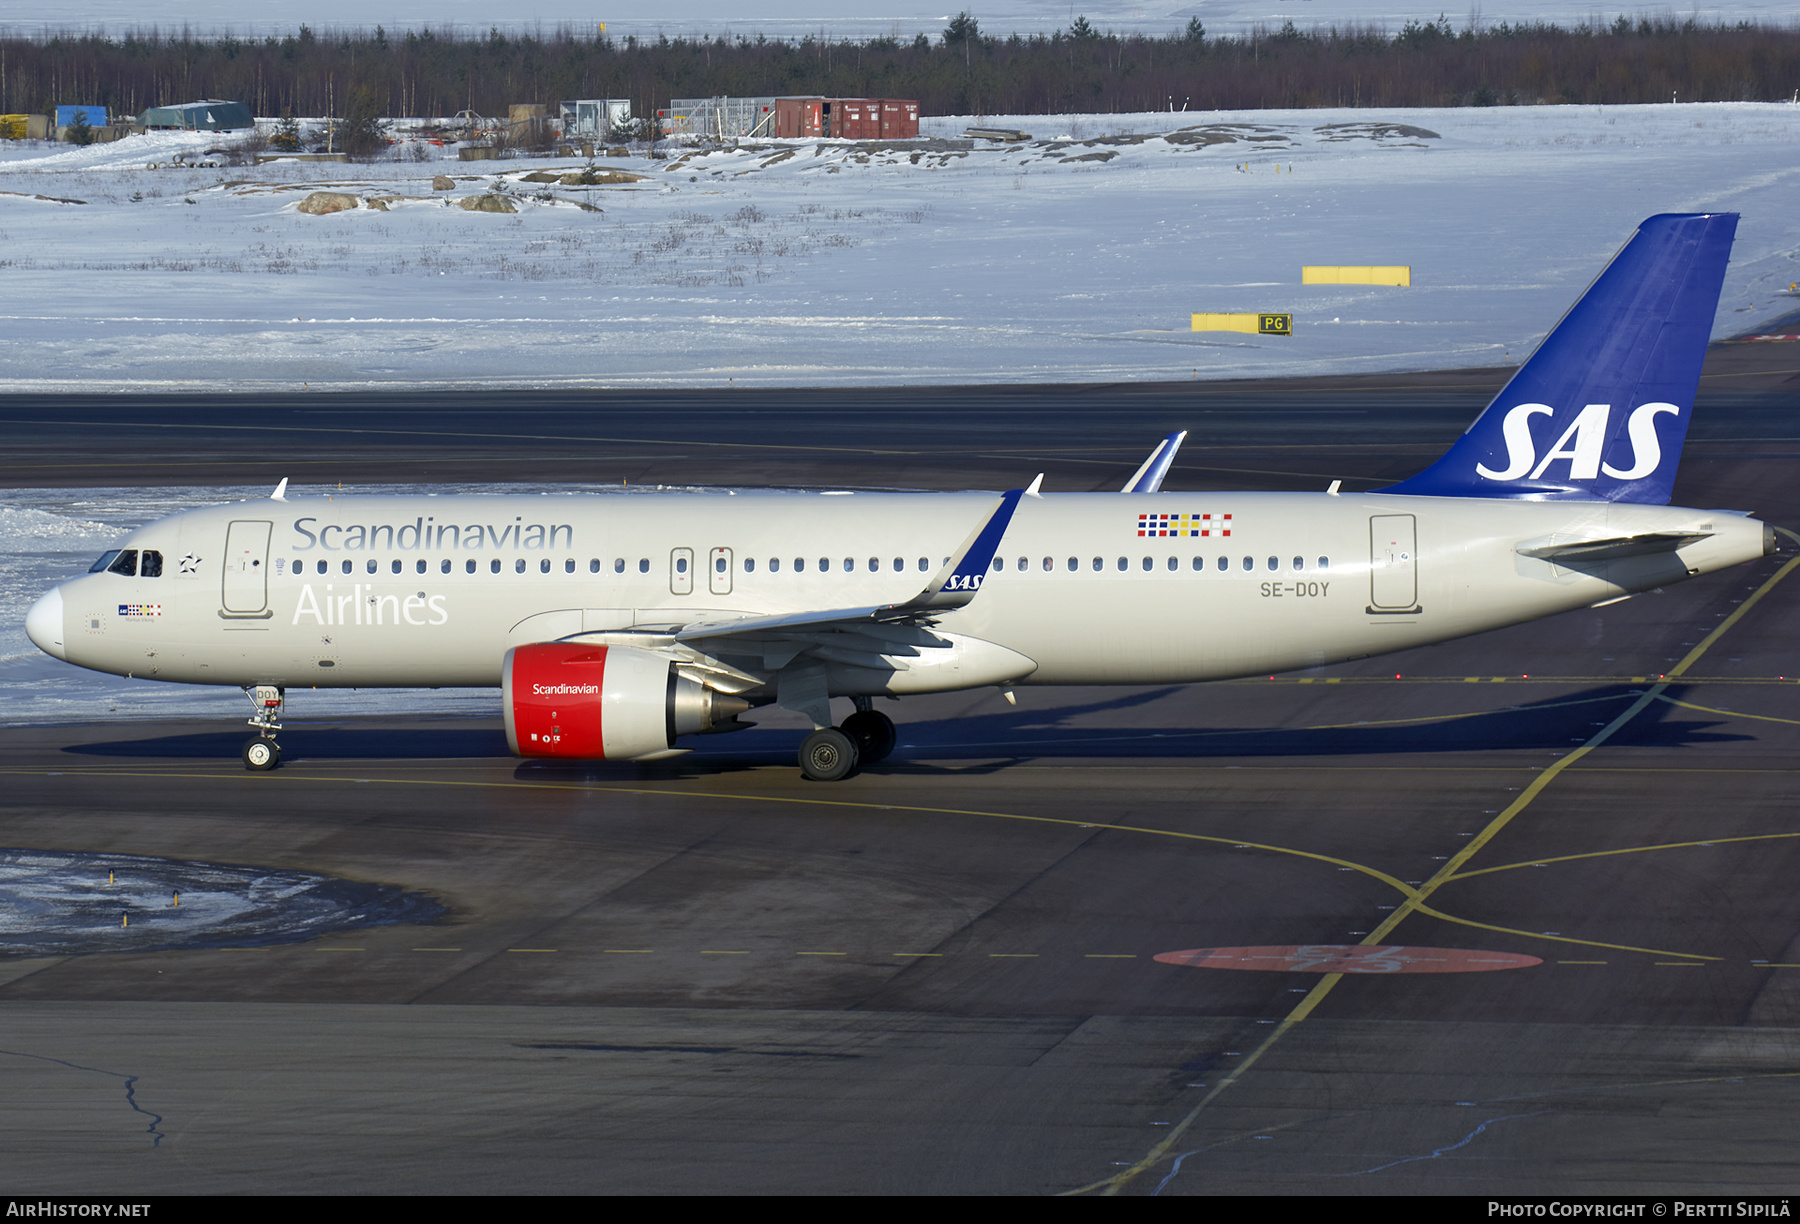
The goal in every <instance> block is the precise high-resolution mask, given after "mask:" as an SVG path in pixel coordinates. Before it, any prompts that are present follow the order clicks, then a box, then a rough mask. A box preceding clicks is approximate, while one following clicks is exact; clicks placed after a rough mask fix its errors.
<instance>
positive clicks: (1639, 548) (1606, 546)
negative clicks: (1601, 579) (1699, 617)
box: [1518, 531, 1713, 565]
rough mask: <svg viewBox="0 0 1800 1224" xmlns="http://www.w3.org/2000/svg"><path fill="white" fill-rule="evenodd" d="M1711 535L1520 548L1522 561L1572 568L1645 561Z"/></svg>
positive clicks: (1669, 534) (1667, 534) (1665, 534)
mask: <svg viewBox="0 0 1800 1224" xmlns="http://www.w3.org/2000/svg"><path fill="white" fill-rule="evenodd" d="M1712 534H1713V533H1712V532H1710V531H1690V532H1685V533H1684V532H1675V531H1653V532H1650V533H1648V534H1645V535H1634V536H1613V537H1611V538H1610V539H1605V540H1567V541H1564V542H1563V543H1560V544H1542V545H1539V546H1538V547H1535V548H1520V549H1519V550H1518V552H1519V555H1520V556H1522V557H1536V558H1537V559H1538V560H1540V561H1554V562H1556V563H1558V564H1559V565H1574V564H1578V563H1580V562H1583V561H1617V560H1618V559H1620V558H1621V557H1647V556H1650V555H1651V554H1652V553H1672V552H1675V551H1677V550H1678V549H1683V548H1686V547H1687V546H1688V545H1689V544H1698V543H1699V542H1700V541H1701V540H1705V539H1710V538H1711V537H1712Z"/></svg>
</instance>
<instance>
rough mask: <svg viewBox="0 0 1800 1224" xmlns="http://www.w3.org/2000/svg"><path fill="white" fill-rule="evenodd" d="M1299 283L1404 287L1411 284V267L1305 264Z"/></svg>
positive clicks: (1402, 265) (1395, 265)
mask: <svg viewBox="0 0 1800 1224" xmlns="http://www.w3.org/2000/svg"><path fill="white" fill-rule="evenodd" d="M1300 283H1301V284H1302V285H1393V286H1397V287H1400V288H1406V287H1409V286H1410V285H1411V284H1412V267H1411V265H1409V264H1306V265H1305V266H1303V267H1302V268H1301V269H1300Z"/></svg>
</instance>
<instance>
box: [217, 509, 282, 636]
mask: <svg viewBox="0 0 1800 1224" xmlns="http://www.w3.org/2000/svg"><path fill="white" fill-rule="evenodd" d="M273 526H274V524H273V523H266V522H246V521H243V520H239V521H237V522H234V523H232V524H231V525H230V526H229V527H227V528H226V529H225V588H224V609H225V615H227V616H260V615H262V614H263V613H264V611H265V610H266V609H267V608H268V606H269V532H270V529H271V528H272V527H273Z"/></svg>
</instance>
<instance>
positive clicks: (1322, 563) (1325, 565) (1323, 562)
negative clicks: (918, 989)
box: [1319, 557, 1331, 569]
mask: <svg viewBox="0 0 1800 1224" xmlns="http://www.w3.org/2000/svg"><path fill="white" fill-rule="evenodd" d="M1319 568H1320V569H1330V568H1331V558H1330V557H1320V558H1319Z"/></svg>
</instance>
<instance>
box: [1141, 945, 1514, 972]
mask: <svg viewBox="0 0 1800 1224" xmlns="http://www.w3.org/2000/svg"><path fill="white" fill-rule="evenodd" d="M1155 959H1157V960H1159V961H1161V962H1162V963H1163V964H1165V965H1189V966H1192V967H1193V968H1195V969H1261V970H1263V971H1265V972H1273V973H1488V972H1491V971H1493V970H1496V969H1529V968H1530V967H1531V966H1533V965H1541V964H1543V963H1544V962H1543V961H1542V960H1541V959H1539V958H1538V957H1535V956H1521V955H1519V954H1517V953H1514V952H1487V951H1481V950H1477V949H1472V948H1410V947H1405V946H1400V945H1379V944H1378V945H1376V946H1373V947H1364V946H1363V945H1362V944H1282V945H1278V946H1275V947H1263V948H1194V949H1191V950H1190V951H1187V952H1159V953H1157V954H1156V958H1155Z"/></svg>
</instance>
